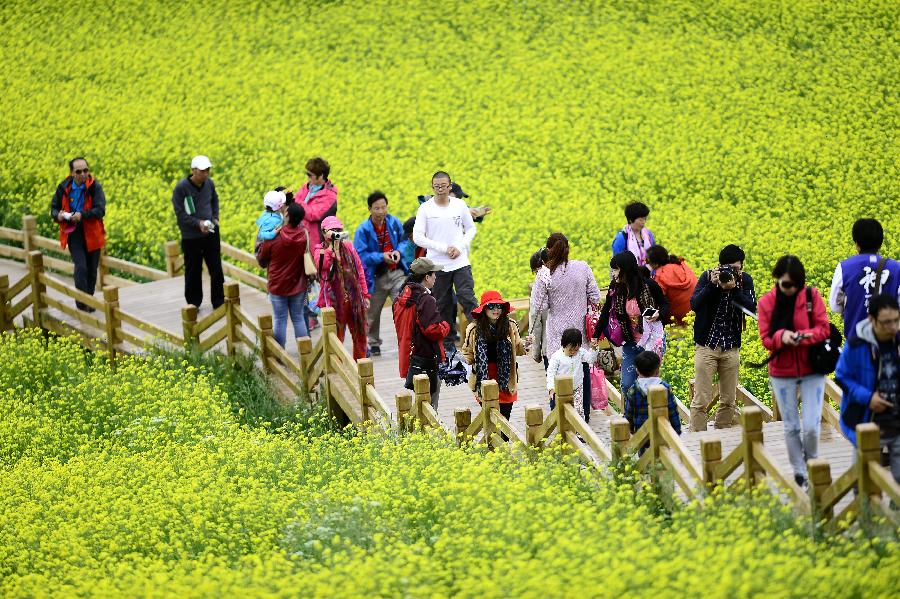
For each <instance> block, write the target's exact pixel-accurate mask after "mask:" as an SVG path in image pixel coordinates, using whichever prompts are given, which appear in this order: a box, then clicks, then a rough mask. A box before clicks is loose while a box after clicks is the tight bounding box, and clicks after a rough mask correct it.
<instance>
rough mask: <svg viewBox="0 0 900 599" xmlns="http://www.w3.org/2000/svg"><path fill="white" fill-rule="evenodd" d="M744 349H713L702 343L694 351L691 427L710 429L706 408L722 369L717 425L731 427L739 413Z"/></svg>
mask: <svg viewBox="0 0 900 599" xmlns="http://www.w3.org/2000/svg"><path fill="white" fill-rule="evenodd" d="M740 366H741V349H740V348H739V347H735V348H734V349H729V350H721V349H710V348H708V347H706V346H703V345H698V346H697V347H696V349H695V351H694V397H693V399H692V400H691V430H692V431H705V430H706V423H707V422H706V410H707V409H708V408H709V404H710V403H712V399H713V388H712V384H713V375H714V374H715V373H717V372H718V373H719V406H718V408H717V409H716V419H715V422H716V428H729V427H730V426H731V422H732V419H733V418H734V413H735V409H736V408H735V406H736V403H735V396H736V395H737V383H738V370H739V369H740Z"/></svg>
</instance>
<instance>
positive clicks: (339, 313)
mask: <svg viewBox="0 0 900 599" xmlns="http://www.w3.org/2000/svg"><path fill="white" fill-rule="evenodd" d="M322 229H323V230H324V234H323V239H322V242H321V243H320V244H319V245H318V246H317V247H316V248H315V255H314V257H313V258H314V260H315V262H316V268H317V269H318V275H319V282H320V284H321V287H322V291H321V292H320V293H319V302H318V305H319V307H320V308H324V307H326V306H330V307H332V308H334V312H335V319H336V320H337V336H338V339H340V340H341V341H343V340H344V331H345V329H350V337H351V338H352V339H353V359H354V360H358V359H359V358H365V357H366V331H367V328H368V327H367V321H366V312H367V311H368V309H369V289H368V287H367V286H366V273H365V271H363V267H362V261H361V260H360V259H359V254H357V253H356V250H355V249H354V248H353V244H352V243H350V241H349V240H348V239H347V237H346V236H345V235H343V231H344V225H343V224H342V223H341V221H340V220H339V219H338V217H336V216H328V217H326V218H325V220H323V221H322Z"/></svg>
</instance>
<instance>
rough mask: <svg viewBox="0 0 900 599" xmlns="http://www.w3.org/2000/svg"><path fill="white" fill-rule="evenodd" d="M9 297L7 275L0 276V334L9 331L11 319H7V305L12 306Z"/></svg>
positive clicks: (11, 299)
mask: <svg viewBox="0 0 900 599" xmlns="http://www.w3.org/2000/svg"><path fill="white" fill-rule="evenodd" d="M8 295H9V275H0V332H3V331H11V330H12V328H13V326H12V319H11V318H10V317H9V305H8V304H12V301H13V299H15V298H12V297H7V296H8Z"/></svg>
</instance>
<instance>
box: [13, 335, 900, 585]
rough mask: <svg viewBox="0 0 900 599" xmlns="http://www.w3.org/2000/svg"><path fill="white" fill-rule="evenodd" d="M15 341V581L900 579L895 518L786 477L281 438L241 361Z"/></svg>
mask: <svg viewBox="0 0 900 599" xmlns="http://www.w3.org/2000/svg"><path fill="white" fill-rule="evenodd" d="M0 358H2V360H3V363H4V365H9V368H4V370H3V373H2V375H0V398H2V405H0V431H2V434H0V594H2V595H3V596H9V597H30V596H58V595H83V594H91V595H102V596H128V597H132V596H135V595H156V596H168V595H183V596H216V597H218V596H223V595H238V594H239V595H242V596H263V595H266V596H269V595H273V594H274V595H299V596H333V597H350V596H391V597H394V596H396V597H401V596H442V597H444V596H461V597H472V596H488V597H501V596H516V597H519V596H523V597H547V596H570V595H573V594H575V595H579V594H582V595H583V594H587V595H592V594H597V593H598V592H599V591H598V590H599V589H602V593H603V594H609V595H611V596H621V595H647V594H653V595H656V596H665V597H668V596H672V597H676V596H677V597H681V596H683V595H684V593H685V590H686V589H697V588H703V589H704V591H703V592H704V593H707V592H713V593H714V594H722V595H729V596H730V595H740V596H748V595H759V594H771V595H775V596H781V595H794V594H797V593H798V592H802V593H803V594H811V595H814V596H827V595H831V594H833V589H834V584H835V580H836V579H838V578H840V580H841V590H842V593H844V594H846V595H847V596H886V595H887V594H889V593H891V592H892V591H891V589H896V585H897V577H896V572H897V571H898V567H900V546H898V543H897V540H896V533H895V531H894V530H892V529H882V530H881V531H880V534H881V536H880V537H869V536H866V535H864V534H863V533H862V532H859V533H854V534H852V535H850V534H845V535H838V536H825V535H818V536H816V535H813V534H811V531H810V530H809V528H808V521H805V520H803V519H797V518H796V517H795V516H794V515H793V513H792V512H791V510H790V508H789V507H788V506H785V505H782V504H781V503H780V502H779V500H778V499H777V498H775V497H773V496H772V495H771V494H770V493H769V492H768V491H766V490H763V491H761V492H759V493H754V494H752V495H746V494H739V495H733V494H731V493H723V492H722V491H721V490H717V491H716V492H715V493H714V494H713V495H711V496H710V497H707V498H706V499H704V500H703V510H702V511H700V510H697V509H696V506H693V505H688V506H682V505H681V504H680V502H678V501H673V499H672V497H671V496H664V495H661V491H660V490H659V489H658V488H656V487H654V486H652V485H649V484H647V483H645V482H642V481H641V480H640V478H639V477H638V476H636V472H635V470H634V466H633V464H631V463H630V462H628V461H624V462H621V463H619V464H617V465H615V467H614V469H613V472H612V474H613V475H612V476H611V477H609V478H608V477H607V476H605V475H603V474H602V473H600V472H599V471H597V470H595V469H593V468H585V467H581V466H579V465H578V464H577V463H575V462H573V461H572V460H571V458H567V459H561V456H560V455H559V453H558V448H554V449H550V450H547V451H545V452H543V453H541V454H539V455H537V456H536V457H535V459H534V460H533V461H529V460H523V459H520V458H517V457H515V456H512V455H509V454H507V453H505V452H493V453H492V452H484V451H483V450H481V449H471V448H463V449H459V448H457V447H456V446H455V443H454V442H453V440H452V439H451V438H449V436H446V435H443V434H428V433H416V434H410V435H405V436H402V437H398V436H382V435H377V434H342V433H337V432H333V431H320V434H317V435H311V434H309V433H308V432H304V431H303V430H301V429H300V426H299V425H295V426H286V427H284V428H283V429H282V431H281V433H280V434H272V433H271V432H267V431H266V428H265V427H249V426H242V425H240V424H239V423H238V417H237V416H236V415H235V414H234V412H233V410H232V407H231V400H230V399H229V398H228V397H227V396H226V394H225V393H224V392H223V389H224V388H226V385H224V384H223V383H222V382H221V381H220V380H219V379H218V375H220V374H221V372H209V373H204V372H203V368H205V366H203V367H200V368H198V367H196V366H194V365H192V364H189V363H186V362H178V361H177V359H176V358H172V359H170V360H163V359H155V358H147V359H140V358H135V359H133V360H125V361H123V363H122V364H121V365H120V366H119V369H118V370H117V372H115V373H114V372H111V371H110V370H109V369H108V368H106V367H105V365H104V362H103V360H102V359H101V358H96V359H95V358H92V357H91V356H89V355H86V354H85V353H84V352H82V350H81V349H80V348H79V346H78V345H77V344H76V342H75V341H74V340H67V339H57V338H53V337H51V338H49V339H48V338H44V337H43V336H41V335H40V334H39V333H35V332H33V331H23V332H19V333H17V334H16V335H9V334H4V335H2V336H0ZM108 390H112V391H108ZM313 420H315V418H313ZM686 555H687V556H691V559H688V560H684V559H679V558H680V556H686ZM601 563H602V564H605V566H604V567H602V568H599V567H597V564H601ZM611 572H613V573H615V575H612V574H611ZM710 572H715V573H716V576H715V577H714V578H713V579H710V576H709V573H710Z"/></svg>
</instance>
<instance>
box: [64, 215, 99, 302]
mask: <svg viewBox="0 0 900 599" xmlns="http://www.w3.org/2000/svg"><path fill="white" fill-rule="evenodd" d="M68 246H69V253H70V254H71V255H72V263H73V264H74V265H75V274H74V276H73V278H74V279H75V288H76V289H78V290H79V291H84V292H85V293H87V294H88V295H94V291H96V289H97V267H98V266H100V250H94V251H93V252H89V251H87V245H86V244H85V241H84V227H83V226H81V224H80V223H79V225H78V226H77V227H76V228H75V230H74V231H72V232H71V233H69V241H68ZM75 305H76V306H77V307H78V308H79V309H82V310H83V309H85V308H86V307H87V306H85V305H84V304H82V303H81V302H77V301H76V302H75Z"/></svg>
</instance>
